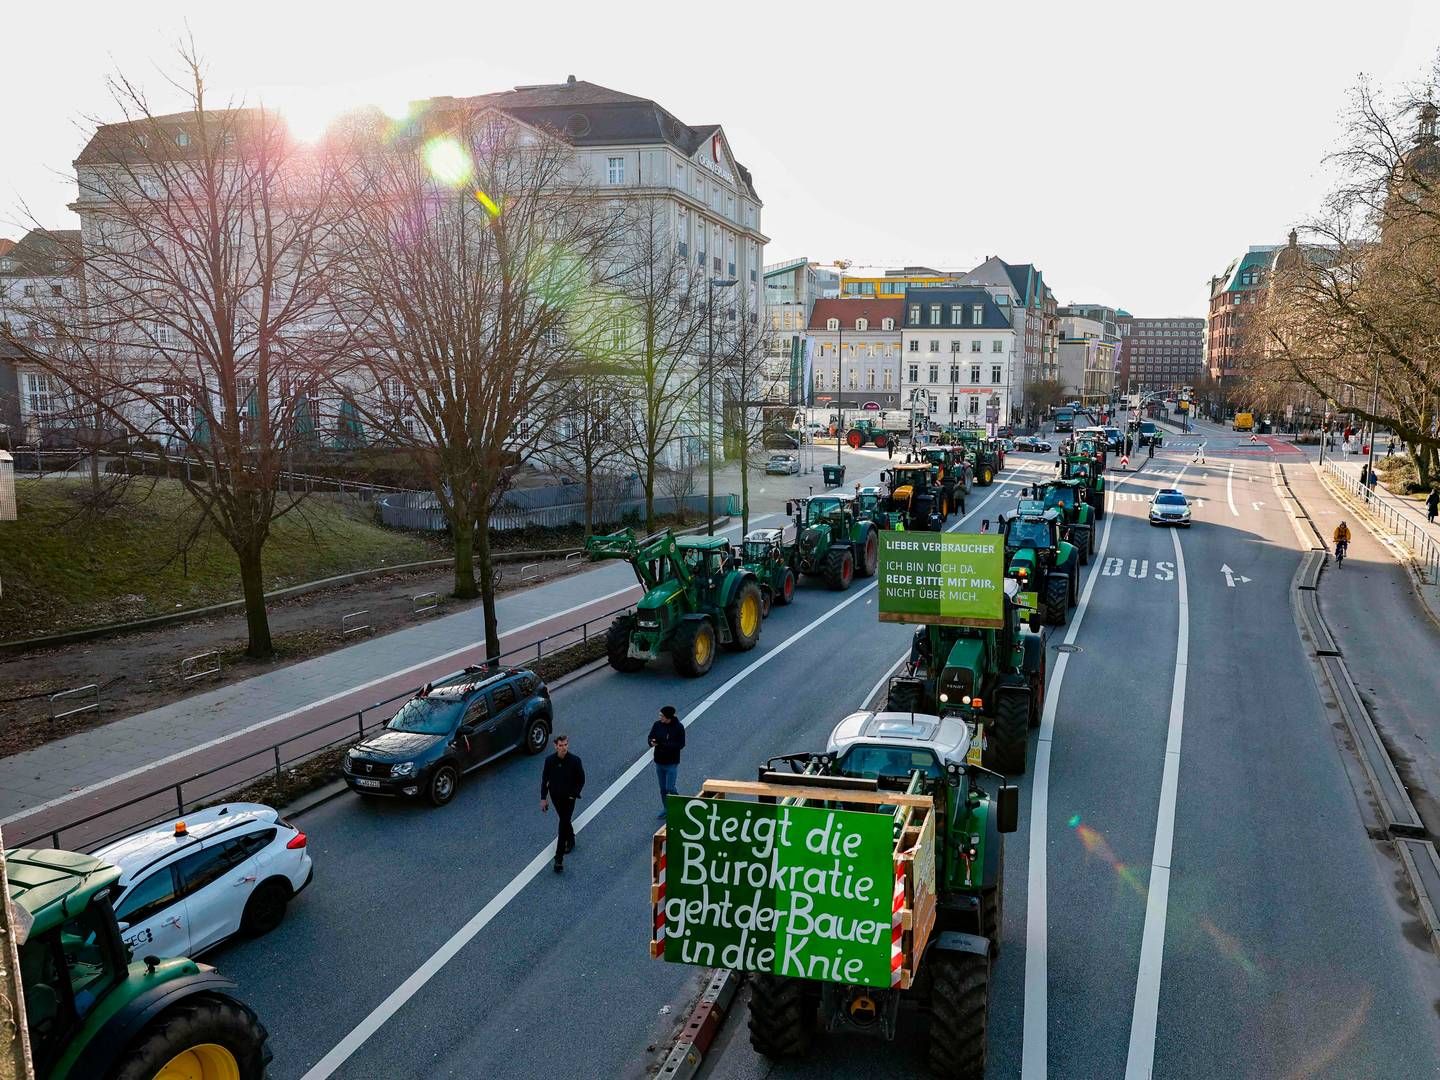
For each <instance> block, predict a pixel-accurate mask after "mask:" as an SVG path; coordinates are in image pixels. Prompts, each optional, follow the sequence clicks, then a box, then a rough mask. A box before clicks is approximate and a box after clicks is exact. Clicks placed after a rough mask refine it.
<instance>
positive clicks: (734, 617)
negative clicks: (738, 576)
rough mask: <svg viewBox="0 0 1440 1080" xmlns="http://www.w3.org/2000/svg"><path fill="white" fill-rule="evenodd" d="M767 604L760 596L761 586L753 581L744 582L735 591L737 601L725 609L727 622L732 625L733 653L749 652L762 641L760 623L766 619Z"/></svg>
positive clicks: (732, 601) (731, 602)
mask: <svg viewBox="0 0 1440 1080" xmlns="http://www.w3.org/2000/svg"><path fill="white" fill-rule="evenodd" d="M764 608H765V602H764V599H763V597H762V596H761V595H760V586H759V585H757V584H756V583H755V582H753V581H745V582H742V583H741V585H740V588H738V589H736V590H735V599H733V600H731V601H730V606H729V607H728V608H726V609H725V621H726V622H727V623H729V624H730V649H731V651H732V652H749V651H750V650H751V649H753V648H754V647H755V643H756V642H757V641H759V640H760V622H761V620H762V619H764V618H765V614H764Z"/></svg>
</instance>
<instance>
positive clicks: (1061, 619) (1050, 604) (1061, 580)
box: [1045, 572, 1070, 626]
mask: <svg viewBox="0 0 1440 1080" xmlns="http://www.w3.org/2000/svg"><path fill="white" fill-rule="evenodd" d="M1069 600H1070V575H1069V574H1063V573H1058V572H1057V573H1054V574H1050V575H1048V576H1047V577H1046V578H1045V621H1046V622H1047V623H1049V624H1050V625H1051V626H1064V625H1065V620H1066V619H1067V618H1068V617H1069V615H1070V610H1069V609H1070V604H1069Z"/></svg>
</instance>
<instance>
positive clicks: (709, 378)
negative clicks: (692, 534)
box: [705, 277, 743, 536]
mask: <svg viewBox="0 0 1440 1080" xmlns="http://www.w3.org/2000/svg"><path fill="white" fill-rule="evenodd" d="M736 280H737V279H736V278H713V277H712V278H707V279H706V281H705V347H706V352H707V353H708V356H707V357H706V364H705V368H706V382H707V383H708V384H709V386H708V394H709V398H710V407H709V410H708V411H709V414H710V415H709V424H708V428H707V432H708V433H707V436H706V444H707V445H706V453H705V474H706V476H705V480H706V496H705V533H706V535H707V536H714V535H715V286H716V285H719V286H720V287H721V288H727V287H729V286H731V285H734V284H735V282H736ZM742 407H743V406H742Z"/></svg>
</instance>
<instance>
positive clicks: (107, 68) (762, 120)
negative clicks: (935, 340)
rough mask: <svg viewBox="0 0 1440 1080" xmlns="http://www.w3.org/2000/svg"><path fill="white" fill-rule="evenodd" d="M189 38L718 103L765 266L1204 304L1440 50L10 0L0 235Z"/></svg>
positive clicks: (1281, 23)
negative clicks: (1343, 118) (853, 268)
mask: <svg viewBox="0 0 1440 1080" xmlns="http://www.w3.org/2000/svg"><path fill="white" fill-rule="evenodd" d="M187 19H188V27H189V31H190V32H191V33H193V34H194V37H195V39H196V41H197V43H198V45H199V46H200V48H201V50H202V51H203V52H204V53H205V54H206V55H207V56H208V58H209V61H210V71H211V82H212V85H213V86H214V87H215V91H216V98H217V100H221V99H223V98H225V97H228V96H231V95H234V96H236V97H243V98H245V99H246V100H248V101H249V102H251V103H253V102H255V101H256V100H258V99H261V98H263V99H264V100H266V101H267V102H275V103H278V104H282V105H284V104H287V103H288V104H293V105H296V106H298V107H300V108H302V109H303V110H304V111H305V112H306V113H307V114H309V115H322V114H324V113H325V112H326V111H329V110H331V109H336V108H339V107H342V106H344V105H346V104H350V103H367V102H368V103H376V104H382V105H384V104H387V103H392V102H395V101H400V102H403V101H405V100H408V99H411V98H423V97H430V96H433V95H437V94H451V95H456V96H463V95H469V94H477V93H483V92H486V91H492V90H499V89H506V88H508V87H511V86H514V85H516V84H522V83H537V82H559V81H563V80H564V78H565V76H566V75H569V74H574V75H575V76H576V77H578V78H581V79H587V80H589V81H591V82H595V83H599V84H601V85H603V86H609V87H612V88H614V89H617V90H622V91H625V92H627V93H632V94H638V95H643V96H646V97H651V98H654V99H655V100H656V101H659V102H660V103H661V104H662V105H663V106H664V107H665V108H667V109H669V110H670V111H671V112H672V113H674V114H675V115H677V116H678V117H680V118H681V119H682V120H684V121H686V122H687V123H692V124H703V123H721V124H723V125H724V126H725V130H726V133H727V134H728V136H729V138H730V143H731V146H732V148H733V149H734V151H735V153H736V155H737V156H738V157H739V159H740V160H741V161H743V162H744V163H745V164H746V165H747V166H748V167H749V168H750V170H751V172H752V174H753V175H754V178H755V184H756V188H757V190H758V191H759V193H760V197H761V199H762V200H764V203H765V209H764V215H763V222H762V224H763V227H764V229H765V232H766V233H767V234H768V235H769V236H770V238H771V243H770V245H769V247H768V248H767V249H766V261H767V262H775V261H779V260H780V259H784V258H789V257H792V256H802V255H803V256H807V257H809V258H811V259H817V260H820V261H823V262H829V261H831V260H834V259H840V258H846V259H851V260H854V261H855V262H856V263H861V264H870V265H874V264H882V265H885V264H888V265H903V264H906V263H911V264H921V265H928V266H938V267H944V268H959V269H968V268H969V267H971V266H973V265H974V264H975V263H977V262H979V261H980V260H981V259H983V258H984V257H985V256H987V255H992V254H998V255H1000V256H1001V257H1003V258H1005V259H1007V260H1009V261H1011V262H1034V263H1036V264H1038V265H1039V266H1040V267H1041V268H1042V269H1043V270H1044V271H1045V276H1046V280H1047V281H1048V282H1049V283H1050V285H1051V287H1052V288H1053V289H1055V291H1056V293H1057V295H1058V296H1059V298H1060V300H1061V302H1062V303H1067V302H1097V303H1107V304H1112V305H1117V306H1120V307H1124V308H1127V309H1128V310H1129V311H1131V312H1132V313H1134V314H1137V315H1146V316H1152V317H1156V316H1164V315H1203V314H1204V313H1205V308H1206V298H1207V279H1208V278H1209V277H1210V275H1212V274H1216V273H1219V272H1220V271H1221V270H1222V269H1223V268H1224V266H1225V264H1226V263H1227V262H1229V261H1230V259H1231V258H1232V257H1233V256H1234V255H1236V254H1238V253H1239V252H1241V251H1243V250H1244V249H1245V248H1246V247H1247V246H1248V245H1250V244H1261V243H1282V242H1283V241H1284V237H1285V233H1286V232H1287V231H1288V229H1289V227H1290V225H1291V223H1292V222H1295V221H1297V220H1300V219H1303V218H1304V217H1305V216H1306V215H1307V214H1309V213H1312V212H1314V211H1315V209H1317V207H1318V205H1319V202H1320V198H1321V196H1322V194H1323V193H1324V190H1325V188H1326V186H1327V182H1326V178H1325V176H1324V175H1323V174H1322V171H1321V165H1320V162H1321V158H1322V157H1323V155H1324V154H1325V153H1326V152H1327V151H1328V150H1330V149H1332V148H1333V147H1334V146H1335V144H1336V142H1337V140H1338V138H1339V135H1340V128H1339V114H1340V111H1341V109H1342V108H1343V106H1344V102H1345V94H1346V91H1347V89H1348V88H1349V87H1351V86H1352V85H1353V84H1354V82H1355V79H1356V77H1357V76H1358V75H1359V74H1360V73H1362V72H1364V73H1367V74H1368V75H1370V76H1372V77H1373V78H1374V79H1376V80H1377V81H1379V82H1381V83H1386V84H1396V83H1400V82H1404V81H1408V80H1412V79H1415V78H1417V77H1419V76H1421V75H1423V74H1424V73H1425V72H1426V70H1427V69H1428V67H1429V65H1430V64H1431V63H1432V62H1433V60H1434V58H1435V56H1436V51H1437V48H1440V2H1437V0H1366V2H1365V3H1363V4H1358V5H1357V4H1355V3H1354V2H1353V0H1350V2H1346V0H1252V2H1249V3H1243V4H1229V5H1223V4H1222V5H1220V6H1214V5H1211V6H1208V7H1207V6H1205V5H1199V4H1191V3H1180V2H1179V0H1138V2H1130V0H1086V2H1080V3H1077V2H1075V0H1030V2H1029V3H1026V4H1020V5H1016V4H1003V3H993V4H969V3H966V4H955V3H950V2H944V3H934V4H930V3H924V2H922V3H918V4H910V5H902V6H901V7H897V8H889V7H886V6H885V5H884V4H865V5H860V4H855V3H852V2H849V0H846V2H843V3H840V4H833V5H826V6H821V7H817V6H815V5H810V4H780V3H775V2H773V0H767V2H765V3H752V2H750V0H740V2H739V3H731V4H727V5H722V6H720V7H716V6H714V5H705V4H676V3H674V2H673V0H670V2H664V3H624V2H616V0H611V2H609V3H603V2H602V3H592V2H586V3H577V2H575V0H548V2H545V3H538V4H475V5H458V4H455V3H453V0H450V2H445V3H438V2H435V0H406V2H405V3H392V4H384V5H377V4H374V3H373V2H371V3H363V2H362V3H351V4H349V5H344V6H341V5H335V4H328V3H324V4H322V3H305V2H303V0H284V2H272V0H249V2H247V3H245V4H242V5H228V4H225V5H222V4H195V3H193V2H188V3H187V2H173V0H145V2H143V3H138V4H115V3H108V2H107V3H103V4H102V3H96V2H94V0H79V2H78V3H70V4H37V3H25V4H11V5H7V9H6V11H5V14H4V17H3V20H0V24H3V26H4V36H5V40H6V42H7V45H6V47H5V83H6V88H7V93H6V103H5V105H4V107H3V109H0V146H5V147H6V148H7V150H6V153H5V155H4V158H3V161H0V236H4V235H9V236H12V237H16V236H18V235H19V233H20V232H21V231H23V222H24V221H25V220H26V215H25V213H24V211H23V210H22V209H21V206H22V204H24V205H25V206H28V207H29V209H30V212H31V213H33V215H34V216H35V217H36V218H38V219H39V220H40V221H42V222H44V223H46V224H50V225H54V226H61V227H65V226H73V225H74V224H75V221H74V217H73V215H71V214H70V213H69V212H68V211H66V210H65V204H66V203H67V202H68V201H69V200H70V199H71V198H73V196H74V186H73V181H69V180H67V179H66V176H67V174H68V173H69V172H70V162H71V161H72V160H73V158H74V157H75V155H76V153H77V152H78V151H79V149H80V147H81V145H83V142H84V135H83V134H82V131H81V128H82V127H83V126H84V124H85V120H86V118H87V117H98V118H101V119H113V118H114V116H115V113H114V110H113V108H111V107H110V102H109V98H108V96H107V91H106V87H105V79H106V77H107V75H108V74H110V73H112V72H114V71H116V70H123V71H125V72H126V73H127V74H129V75H130V76H131V77H132V78H135V79H137V80H139V81H140V82H142V83H143V84H144V85H145V86H146V87H148V88H149V89H150V90H151V93H152V99H153V101H154V102H155V103H156V105H157V107H158V108H159V109H160V110H161V111H163V110H165V109H167V108H170V107H173V106H174V105H175V104H176V102H177V100H178V98H177V95H176V94H175V93H174V91H173V90H171V89H170V88H169V87H168V86H167V85H166V83H165V80H164V75H165V71H166V70H173V64H172V63H171V52H172V46H173V45H174V43H175V42H176V40H177V39H178V38H179V37H180V36H181V35H182V34H184V33H185V32H186V26H187Z"/></svg>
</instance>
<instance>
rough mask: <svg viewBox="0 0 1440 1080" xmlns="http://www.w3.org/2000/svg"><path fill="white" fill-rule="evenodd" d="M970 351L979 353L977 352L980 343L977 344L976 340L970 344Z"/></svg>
mask: <svg viewBox="0 0 1440 1080" xmlns="http://www.w3.org/2000/svg"><path fill="white" fill-rule="evenodd" d="M970 351H971V352H979V351H980V342H979V341H978V340H976V341H972V342H970Z"/></svg>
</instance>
